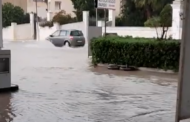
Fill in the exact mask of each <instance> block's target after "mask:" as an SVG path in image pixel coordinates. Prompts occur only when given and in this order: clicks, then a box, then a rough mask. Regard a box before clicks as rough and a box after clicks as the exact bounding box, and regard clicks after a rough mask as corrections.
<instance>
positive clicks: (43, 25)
mask: <svg viewBox="0 0 190 122" xmlns="http://www.w3.org/2000/svg"><path fill="white" fill-rule="evenodd" d="M40 26H41V27H53V22H52V21H47V22H44V23H41V24H40Z"/></svg>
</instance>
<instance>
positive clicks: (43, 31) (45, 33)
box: [38, 25, 58, 40]
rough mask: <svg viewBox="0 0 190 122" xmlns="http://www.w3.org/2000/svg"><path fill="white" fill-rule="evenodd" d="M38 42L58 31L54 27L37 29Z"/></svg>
mask: <svg viewBox="0 0 190 122" xmlns="http://www.w3.org/2000/svg"><path fill="white" fill-rule="evenodd" d="M38 29H39V40H45V39H46V38H47V37H48V36H49V35H51V34H52V33H53V32H55V31H56V30H58V28H56V26H55V25H54V26H53V27H50V28H49V27H39V28H38Z"/></svg>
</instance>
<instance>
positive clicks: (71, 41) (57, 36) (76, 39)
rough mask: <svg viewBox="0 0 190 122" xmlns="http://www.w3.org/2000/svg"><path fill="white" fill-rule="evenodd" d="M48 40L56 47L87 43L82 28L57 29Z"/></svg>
mask: <svg viewBox="0 0 190 122" xmlns="http://www.w3.org/2000/svg"><path fill="white" fill-rule="evenodd" d="M47 40H49V41H50V42H51V43H52V44H53V45H55V46H56V47H63V46H65V45H68V46H70V47H71V46H73V47H76V46H84V45H85V38H84V36H83V33H82V31H80V30H57V31H55V32H54V33H53V34H51V35H50V36H49V37H48V38H47Z"/></svg>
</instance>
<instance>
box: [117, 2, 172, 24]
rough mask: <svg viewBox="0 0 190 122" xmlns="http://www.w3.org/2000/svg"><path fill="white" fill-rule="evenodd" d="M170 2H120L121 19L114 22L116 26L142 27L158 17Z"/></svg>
mask: <svg viewBox="0 0 190 122" xmlns="http://www.w3.org/2000/svg"><path fill="white" fill-rule="evenodd" d="M172 2H173V0H122V6H121V10H122V11H121V17H120V19H117V20H116V25H119V26H144V23H145V22H146V21H147V20H148V19H150V18H151V17H154V16H160V12H161V11H162V10H163V8H164V7H165V5H167V4H171V3H172ZM168 17H170V16H168Z"/></svg>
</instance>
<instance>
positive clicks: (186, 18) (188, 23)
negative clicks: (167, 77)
mask: <svg viewBox="0 0 190 122" xmlns="http://www.w3.org/2000/svg"><path fill="white" fill-rule="evenodd" d="M189 2H190V1H189V0H184V1H183V2H181V4H183V5H182V7H183V14H182V17H181V18H182V25H183V26H182V40H181V50H180V66H179V82H178V92H177V107H176V116H175V122H180V120H181V119H182V118H181V107H182V95H183V94H182V90H183V87H184V84H183V81H184V79H185V77H184V73H185V70H184V68H186V67H187V66H185V60H186V59H187V58H189V57H187V56H188V53H189V52H187V48H189V47H187V46H190V45H189V43H187V41H189V39H190V36H189V32H190V9H189V7H190V6H189V4H190V3H189ZM186 63H187V62H186Z"/></svg>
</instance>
